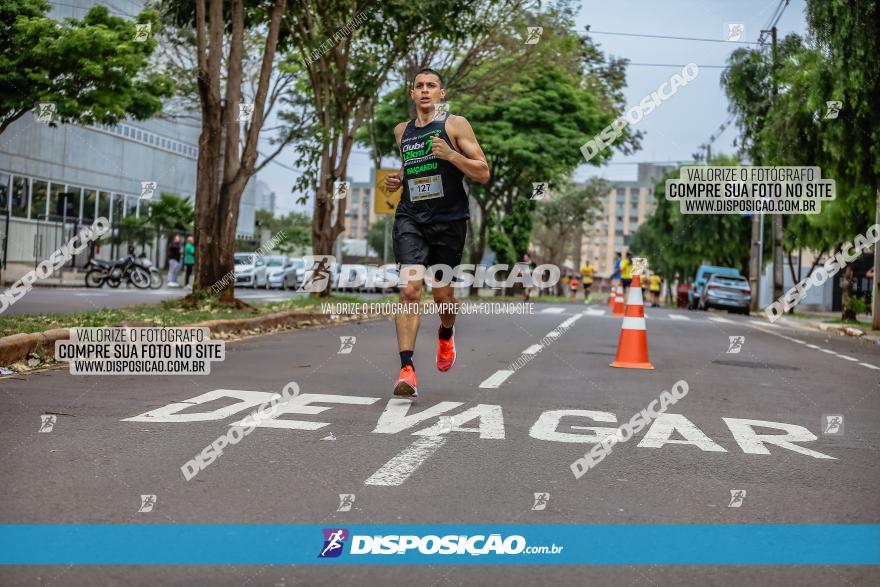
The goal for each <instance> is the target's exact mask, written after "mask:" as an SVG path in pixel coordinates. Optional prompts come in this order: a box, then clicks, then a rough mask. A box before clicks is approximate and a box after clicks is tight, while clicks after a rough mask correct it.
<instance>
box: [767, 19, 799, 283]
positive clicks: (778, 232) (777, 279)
mask: <svg viewBox="0 0 880 587" xmlns="http://www.w3.org/2000/svg"><path fill="white" fill-rule="evenodd" d="M770 35H771V40H772V43H773V44H772V51H773V52H772V58H773V61H772V66H771V70H770V71H771V79H772V81H773V103H774V104H775V103H776V96H777V94H778V93H779V82H778V81H777V79H776V64H777V61H778V60H777V57H776V26H775V25H774V26H773V28H772V29H770ZM772 226H773V229H772V233H773V299H774V300H778V299H779V298H780V297H782V292H783V288H784V284H785V282H784V279H785V272H784V271H783V267H782V238H783V236H782V233H783V226H782V214H774V215H773V225H772ZM798 262H800V260H798Z"/></svg>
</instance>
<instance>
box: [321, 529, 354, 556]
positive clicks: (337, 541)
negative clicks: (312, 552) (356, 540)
mask: <svg viewBox="0 0 880 587" xmlns="http://www.w3.org/2000/svg"><path fill="white" fill-rule="evenodd" d="M322 532H324V548H323V549H322V550H321V553H320V554H319V555H318V558H335V557H337V556H339V555H340V554H342V547H343V546H345V541H346V540H348V530H346V529H345V528H324V530H322Z"/></svg>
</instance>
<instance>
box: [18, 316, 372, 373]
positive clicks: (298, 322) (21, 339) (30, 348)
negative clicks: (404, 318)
mask: <svg viewBox="0 0 880 587" xmlns="http://www.w3.org/2000/svg"><path fill="white" fill-rule="evenodd" d="M383 317H384V316H376V317H375V319H381V318H383ZM340 318H342V319H348V320H351V319H359V320H360V321H365V320H370V317H368V316H355V315H344V316H340ZM339 322H340V320H334V319H332V318H331V316H330V315H328V314H316V313H308V314H303V313H296V312H293V311H286V312H278V313H276V314H269V315H267V316H258V317H254V318H235V319H230V320H208V321H206V322H198V323H196V324H181V325H180V326H179V327H180V328H183V327H202V328H210V329H211V334H212V335H214V334H226V335H228V334H232V333H235V332H242V331H247V330H257V329H264V330H277V329H289V328H300V327H304V326H317V325H321V324H335V323H339ZM119 326H154V325H153V324H149V323H141V322H138V323H134V322H120V323H118V324H113V325H110V326H109V327H119ZM266 334H268V333H266ZM69 338H70V332H69V329H68V328H53V329H52V330H45V331H43V332H32V333H27V334H13V335H11V336H4V337H2V338H0V366H3V367H8V366H10V365H12V364H13V363H17V362H19V361H24V360H27V358H28V355H29V354H30V353H32V352H34V351H36V350H37V349H39V348H40V347H41V346H42V348H43V350H44V352H45V353H46V356H47V357H50V358H51V359H52V360H54V359H55V341H56V340H66V339H69ZM219 338H226V337H224V336H221V337H219Z"/></svg>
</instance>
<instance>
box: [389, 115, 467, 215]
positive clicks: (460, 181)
mask: <svg viewBox="0 0 880 587" xmlns="http://www.w3.org/2000/svg"><path fill="white" fill-rule="evenodd" d="M448 117H449V116H448V115H447V114H445V113H444V114H441V115H440V116H438V117H437V118H436V119H434V120H432V121H431V122H430V123H428V124H426V125H425V126H416V121H415V120H410V121H409V122H408V123H407V125H406V128H405V129H404V131H403V136H402V137H401V139H400V150H401V152H402V153H403V195H402V196H401V198H400V204H398V206H397V213H396V214H395V215H396V216H408V217H410V218H412V219H414V220H415V221H417V222H420V223H429V222H451V221H453V220H462V219H466V218H470V206H469V202H468V192H467V189H466V188H465V185H464V173H463V172H462V171H461V170H460V169H459V168H458V167H456V166H455V165H453V164H452V163H450V162H449V161H444V160H443V159H438V158H436V157H434V155H433V154H432V153H431V142H432V140H433V138H434V137H436V136H439V137H440V138H441V139H443V140H444V141H446V144H448V145H449V147H450V148H451V149H453V150H455V151H457V149H455V147H453V145H452V141H451V140H450V139H449V135H448V134H446V119H447V118H448Z"/></svg>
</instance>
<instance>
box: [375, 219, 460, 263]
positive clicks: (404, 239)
mask: <svg viewBox="0 0 880 587" xmlns="http://www.w3.org/2000/svg"><path fill="white" fill-rule="evenodd" d="M466 236H467V219H466V218H465V219H462V220H452V221H449V222H432V223H429V224H422V223H419V222H416V221H415V220H413V219H412V218H410V217H408V216H397V217H395V218H394V230H392V240H393V243H394V258H395V259H397V263H398V264H400V265H424V266H425V267H429V266H431V265H449V266H450V267H452V268H453V269H454V268H455V267H456V266H457V265H458V264H459V263H461V255H462V253H463V252H464V240H465V237H466Z"/></svg>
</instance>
